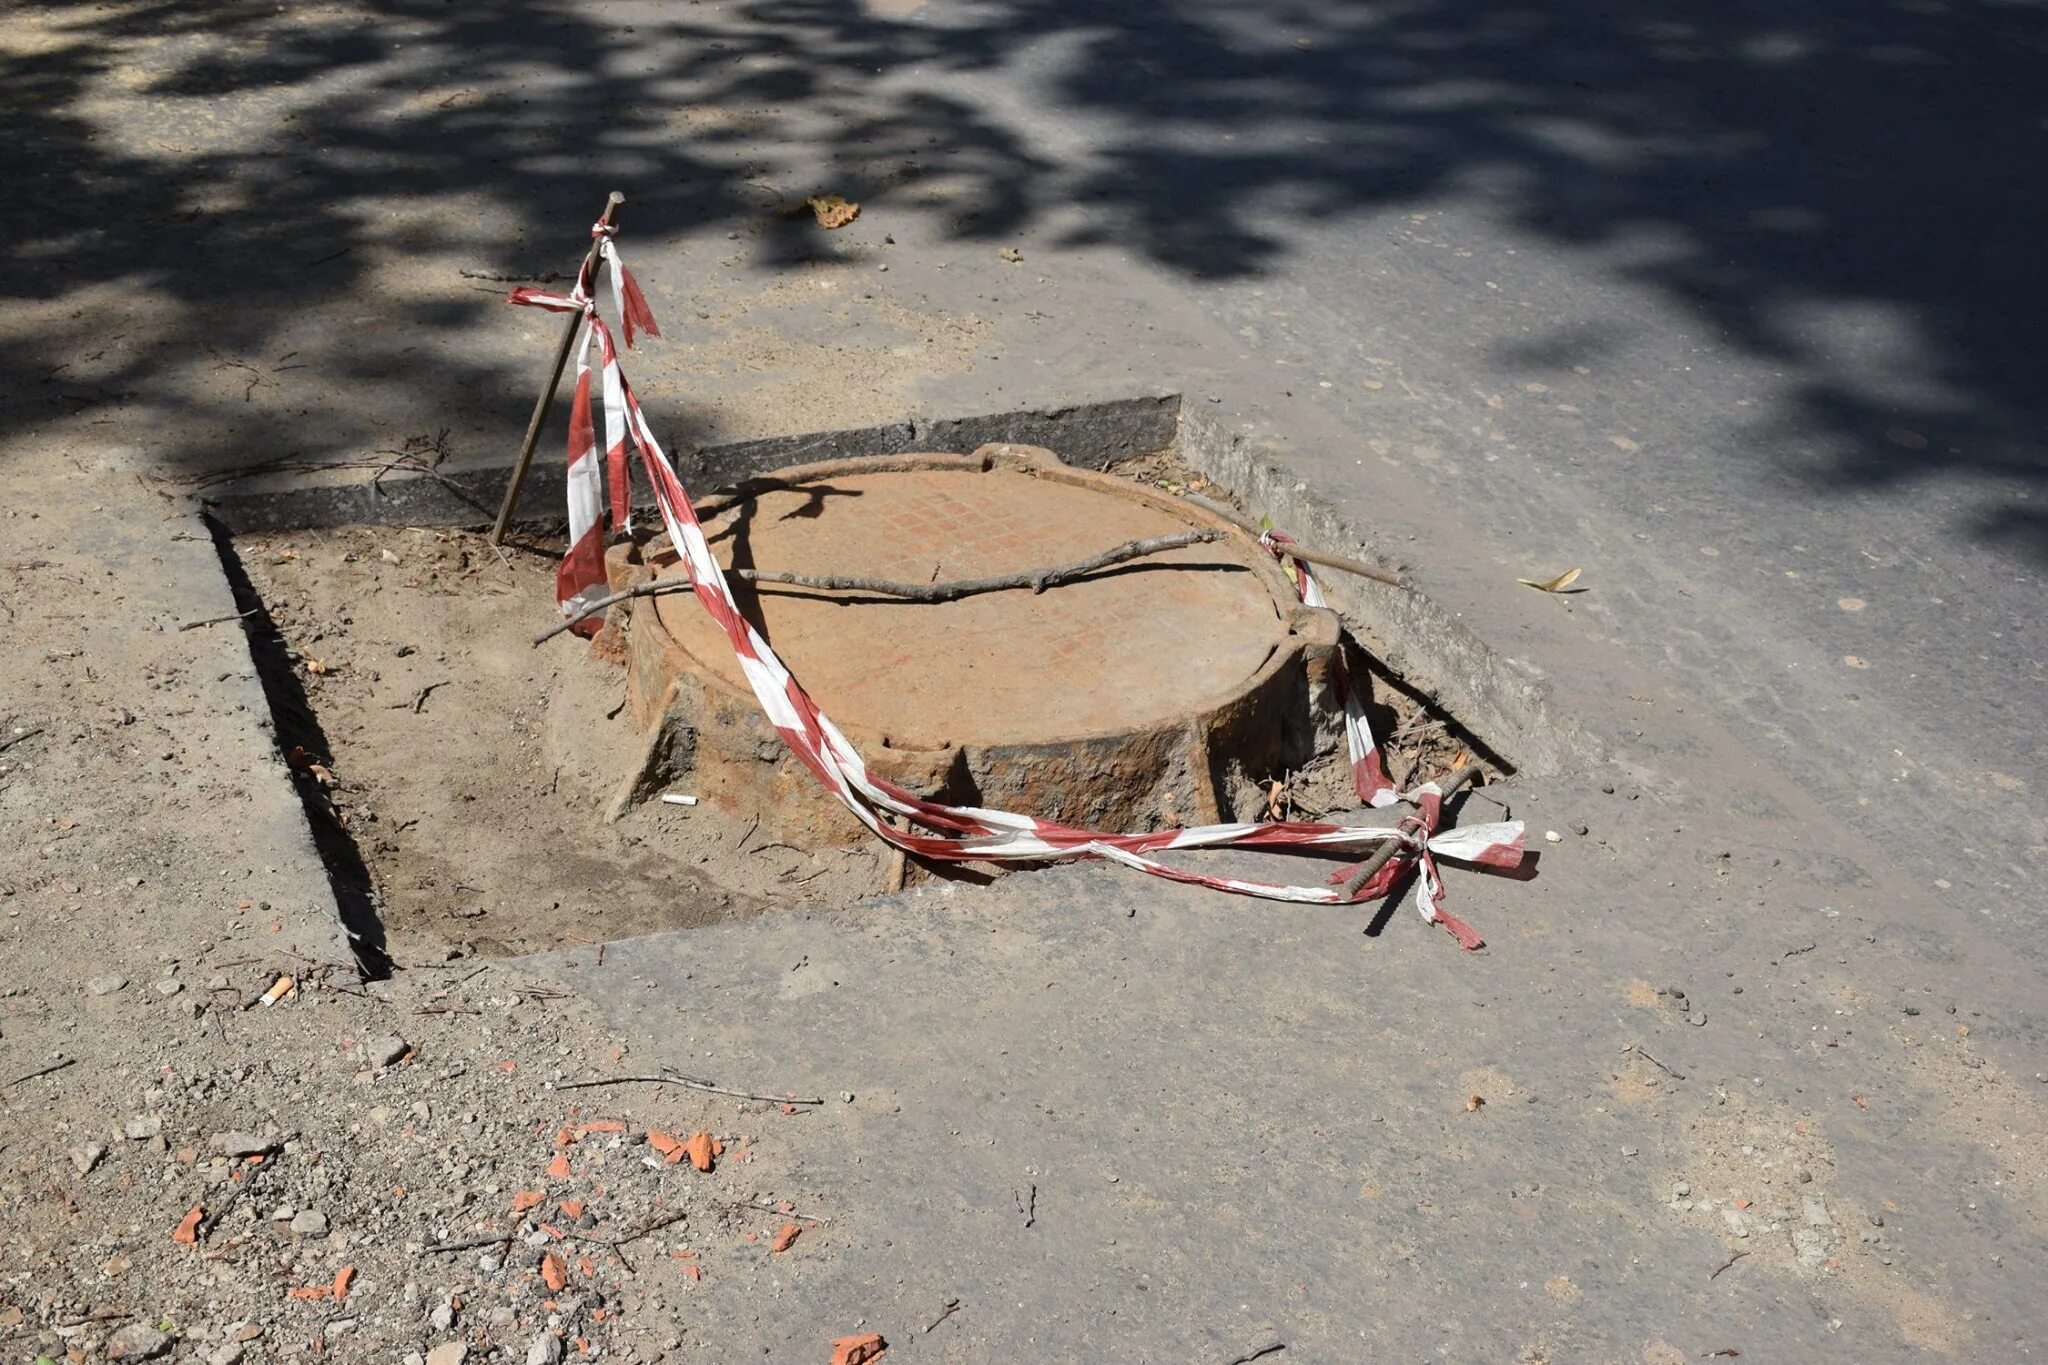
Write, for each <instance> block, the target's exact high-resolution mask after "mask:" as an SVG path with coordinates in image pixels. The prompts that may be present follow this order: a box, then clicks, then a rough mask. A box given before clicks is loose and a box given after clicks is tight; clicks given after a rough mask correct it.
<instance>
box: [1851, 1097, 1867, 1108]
mask: <svg viewBox="0 0 2048 1365" xmlns="http://www.w3.org/2000/svg"><path fill="white" fill-rule="evenodd" d="M1849 1103H1851V1104H1853V1105H1855V1106H1856V1107H1857V1108H1858V1109H1868V1108H1869V1107H1870V1101H1869V1100H1866V1099H1864V1098H1863V1097H1862V1096H1861V1095H1851V1096H1850V1097H1849Z"/></svg>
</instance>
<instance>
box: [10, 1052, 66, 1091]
mask: <svg viewBox="0 0 2048 1365" xmlns="http://www.w3.org/2000/svg"><path fill="white" fill-rule="evenodd" d="M76 1065H78V1058H76V1057H59V1058H58V1059H57V1060H56V1061H54V1062H51V1063H50V1064H49V1065H48V1066H46V1067H42V1068H39V1069H38V1070H35V1071H31V1072H29V1073H28V1074H27V1075H25V1076H16V1077H15V1078H14V1079H13V1080H11V1081H9V1082H8V1083H7V1088H8V1089H9V1090H12V1089H13V1088H14V1087H15V1086H17V1085H20V1084H21V1083H22V1082H23V1081H32V1080H34V1079H35V1078H36V1077H38V1076H47V1075H49V1074H50V1073H51V1072H52V1071H62V1070H63V1069H64V1068H65V1067H67V1066H76Z"/></svg>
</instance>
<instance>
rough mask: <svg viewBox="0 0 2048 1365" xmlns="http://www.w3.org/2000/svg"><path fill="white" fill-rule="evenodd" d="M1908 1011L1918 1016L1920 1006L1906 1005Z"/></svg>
mask: <svg viewBox="0 0 2048 1365" xmlns="http://www.w3.org/2000/svg"><path fill="white" fill-rule="evenodd" d="M1906 1013H1907V1014H1909V1015H1913V1016H1916V1017H1917V1016H1918V1015H1919V1013H1920V1007H1919V1006H1918V1005H1908V1006H1906Z"/></svg>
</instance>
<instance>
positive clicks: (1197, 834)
mask: <svg viewBox="0 0 2048 1365" xmlns="http://www.w3.org/2000/svg"><path fill="white" fill-rule="evenodd" d="M591 232H592V235H593V236H595V237H596V238H597V239H598V244H599V252H598V256H597V257H596V258H595V259H594V260H593V261H591V262H589V263H588V264H586V266H585V268H584V270H583V271H582V272H581V273H580V274H579V275H578V277H577V280H576V284H575V287H574V288H573V289H572V290H571V291H570V292H569V293H568V294H553V293H548V292H545V291H542V290H537V289H516V290H514V291H513V292H512V293H511V295H510V296H509V301H510V302H512V303H516V304H521V305H524V306H527V307H533V308H544V309H548V310H550V311H553V312H570V313H580V314H581V315H582V317H583V324H584V325H583V331H582V339H581V343H580V344H579V346H578V349H577V366H576V391H575V398H574V401H573V405H572V407H571V409H570V416H569V550H568V553H567V554H566V555H565V556H564V557H563V560H562V564H561V568H560V569H559V570H558V571H557V574H556V598H557V600H558V601H559V603H560V605H561V608H562V612H563V614H564V615H565V616H574V615H576V614H577V613H578V612H579V611H580V610H582V609H583V608H584V607H586V606H587V605H588V604H589V603H590V602H591V601H593V600H595V599H596V598H597V597H600V596H603V595H604V592H605V581H604V564H603V546H604V537H605V529H606V526H607V524H609V525H610V526H611V527H615V528H620V529H623V528H624V527H625V526H626V525H627V520H628V517H629V515H630V509H629V507H628V505H627V504H628V495H629V487H630V485H629V483H628V478H627V456H626V450H627V446H628V445H629V444H630V445H631V447H632V448H633V450H634V451H636V452H637V453H638V454H639V457H640V464H641V467H642V469H644V470H645V471H646V474H647V478H648V482H649V484H650V485H651V486H652V488H653V490H654V501H655V506H656V507H657V508H658V509H659V511H660V514H661V520H662V524H663V525H664V527H666V529H667V531H668V535H669V540H670V542H671V543H672V544H673V545H674V546H675V548H676V551H677V553H678V554H679V555H680V556H681V557H682V560H683V563H684V566H685V567H686V569H687V571H688V573H689V576H690V584H691V589H692V591H693V593H694V594H695V596H696V598H697V601H698V602H699V603H701V604H702V605H703V607H704V610H705V611H707V612H709V613H710V614H711V619H712V620H713V621H715V622H717V623H718V625H719V627H720V629H722V630H723V631H724V632H725V635H726V639H727V640H728V641H729V642H730V643H731V645H732V648H733V652H734V654H735V655H736V656H737V658H738V660H739V664H740V668H741V671H742V672H743V673H744V674H745V675H746V679H747V684H748V686H750V687H751V688H752V689H753V692H754V697H755V699H756V700H757V701H759V703H760V705H761V710H762V712H763V713H764V714H765V715H766V717H767V719H768V722H769V723H770V724H771V725H773V726H774V727H775V730H776V732H777V733H778V734H779V735H781V736H782V740H783V742H784V743H785V744H787V745H788V746H789V750H790V752H791V753H792V754H794V755H796V757H797V759H798V761H799V762H801V763H803V765H804V766H805V767H807V768H809V769H810V770H811V772H812V773H813V774H815V775H816V777H817V779H818V781H820V782H821V783H823V784H824V785H825V787H826V788H827V789H828V790H829V791H831V792H832V793H833V794H834V795H835V796H837V797H838V798H839V799H840V800H841V801H842V802H844V803H845V805H846V807H847V809H848V810H850V811H852V812H853V814H854V816H855V817H856V818H857V819H859V820H860V822H861V823H862V824H864V825H866V826H867V827H868V828H869V829H870V830H873V831H874V833H875V835H876V836H877V837H878V838H880V839H883V840H884V841H886V842H888V843H889V844H891V845H893V846H895V847H897V848H900V849H902V850H904V851H905V852H906V853H910V854H914V855H916V856H917V857H920V858H928V859H934V860H938V861H942V862H1021V861H1029V862H1044V861H1048V860H1054V859H1069V858H1100V859H1104V860H1107V861H1109V862H1115V863H1122V864H1124V865H1125V866H1127V867H1134V868H1137V869H1138V870H1139V871H1141V872H1146V873H1150V874H1151V875H1152V876H1155V877H1164V878H1167V879H1169V880H1172V881H1177V882H1190V883H1193V884H1195V885H1197V886H1207V887H1212V888H1214V889H1216V890H1218V891H1229V892H1233V893H1236V894H1239V895H1246V896H1257V897H1260V898H1263V899H1266V900H1279V901H1300V902H1308V903H1315V904H1340V903H1341V904H1353V903H1357V902H1360V901H1369V900H1377V899H1379V898H1380V897H1383V896H1386V895H1388V894H1390V893H1391V892H1392V891H1394V890H1395V888H1397V887H1398V886H1400V885H1401V884H1402V882H1403V880H1404V879H1405V878H1406V876H1407V875H1408V873H1409V872H1410V871H1411V870H1413V871H1415V872H1417V873H1418V874H1419V879H1420V882H1421V889H1420V892H1419V894H1418V895H1417V897H1416V908H1417V909H1418V910H1419V911H1420V912H1421V915H1422V918H1423V919H1424V920H1426V921H1428V922H1430V923H1432V924H1441V925H1442V926H1444V928H1446V929H1447V930H1449V931H1450V932H1451V934H1452V935H1453V936H1455V937H1456V938H1457V940H1458V942H1459V943H1461V944H1462V945H1464V946H1465V947H1466V948H1471V949H1476V948H1478V947H1480V946H1482V940H1481V939H1480V937H1479V935H1478V934H1477V933H1475V932H1474V931H1473V930H1472V928H1471V927H1470V926H1469V925H1467V924H1465V923H1464V922H1463V921H1462V920H1459V919H1457V918H1455V917H1454V916H1452V915H1451V914H1450V913H1449V912H1448V911H1446V910H1445V909H1444V906H1443V900H1444V892H1443V882H1442V880H1441V878H1440V877H1439V875H1438V869H1437V863H1438V860H1439V859H1445V860H1449V861H1452V862H1459V863H1466V864H1471V865H1475V866H1480V867H1492V868H1515V867H1519V866H1520V865H1521V863H1522V859H1523V856H1524V850H1523V830H1522V824H1521V822H1520V821H1519V820H1515V821H1501V822H1496V823H1491V824H1478V825H1466V826H1464V827H1462V828H1458V829H1450V830H1446V829H1444V828H1442V825H1443V818H1444V813H1443V803H1444V793H1443V791H1442V789H1441V788H1439V787H1438V786H1437V785H1436V784H1435V783H1433V782H1429V783H1424V784H1422V785H1421V786H1419V787H1416V788H1414V789H1412V790H1410V791H1407V792H1400V791H1396V790H1395V788H1394V786H1393V784H1392V783H1391V782H1389V781H1388V780H1387V778H1386V774H1385V770H1384V767H1383V766H1382V764H1381V762H1380V755H1379V748H1378V745H1377V743H1376V742H1375V741H1374V738H1373V734H1372V727H1371V725H1370V724H1369V723H1368V722H1367V720H1366V716H1365V711H1364V707H1363V706H1362V704H1361V699H1360V698H1359V697H1358V695H1357V691H1356V689H1355V688H1352V687H1350V686H1349V685H1345V686H1344V688H1343V691H1344V728H1345V734H1346V736H1347V739H1348V742H1349V747H1350V756H1351V773H1352V781H1353V785H1354V786H1355V787H1356V789H1357V791H1358V795H1359V798H1360V799H1361V800H1363V801H1365V802H1366V803H1367V804H1369V805H1372V806H1376V807H1377V806H1389V805H1393V804H1395V803H1397V802H1409V803H1412V804H1413V805H1414V807H1415V810H1414V813H1413V814H1411V815H1409V816H1407V817H1405V818H1403V819H1402V820H1401V821H1400V822H1399V824H1397V825H1395V826H1393V827H1391V828H1385V827H1374V828H1359V827H1354V826H1349V825H1332V824H1311V823H1301V822H1292V821H1285V822H1283V821H1271V822H1237V823H1231V824H1218V825H1202V826H1196V827H1193V828H1188V829H1170V830H1152V831H1148V832H1144V833H1135V834H1112V833H1105V832H1103V831H1099V830H1087V829H1078V828H1075V827H1073V826H1071V825H1063V824H1060V823H1058V822H1056V821H1051V820H1040V819H1036V818H1034V817H1032V816H1028V815H1019V814H1017V813H1015V812H1013V811H1005V810H990V809H985V808H981V807H974V806H947V805H942V804H940V803H938V802H934V801H928V800H926V799H924V798H923V797H920V796H918V795H917V794H916V793H914V792H911V791H909V790H907V789H905V788H903V787H901V786H899V785H897V784H896V783H894V782H890V781H888V780H887V779H886V778H882V777H880V776H877V775H876V774H874V773H871V772H870V771H868V768H867V765H866V764H865V763H863V762H862V761H861V757H860V754H859V753H858V752H856V751H855V749H854V747H853V745H852V744H851V743H849V742H848V741H847V738H846V736H845V735H843V734H842V733H840V731H839V728H838V727H837V726H835V725H833V723H832V722H831V720H830V719H829V718H828V717H827V716H825V714H824V713H823V712H821V711H820V710H819V709H818V707H817V704H816V703H815V702H813V701H812V700H811V697H810V695H809V694H808V693H807V692H805V691H804V689H803V687H802V686H801V685H800V684H799V683H798V682H797V680H796V679H795V678H794V677H792V676H791V675H790V672H789V670H788V669H787V668H785V667H784V666H783V664H782V661H781V660H780V659H779V658H777V657H776V655H775V651H774V650H772V649H770V648H769V647H768V642H767V641H766V640H763V639H762V638H761V636H760V635H759V634H758V633H757V632H756V631H755V630H754V627H753V626H752V625H751V624H750V623H749V622H748V621H747V619H746V618H745V617H744V616H742V615H741V614H740V611H739V607H738V605H737V604H736V603H735V602H734V600H733V596H732V590H731V588H730V587H729V586H728V585H727V583H726V580H725V573H724V571H723V570H722V569H720V567H719V565H718V561H717V560H716V559H715V558H714V557H713V555H712V553H711V546H710V544H709V543H708V542H707V541H706V540H705V537H704V532H703V529H702V527H700V526H699V525H698V522H697V512H696V509H695V507H693V506H692V505H691V502H690V496H689V494H688V493H687V492H685V491H684V489H683V484H682V480H681V479H679V478H677V477H676V472H675V467H674V466H673V465H672V464H670V462H669V459H668V456H667V455H666V454H664V453H663V451H662V449H661V445H660V443H659V442H658V441H656V440H655V438H654V433H653V431H652V430H651V429H650V428H649V427H648V425H647V416H646V414H645V413H644V412H643V411H642V410H641V408H640V402H639V400H638V399H637V398H636V397H635V396H634V394H633V386H632V385H631V384H630V383H628V382H627V380H626V376H625V372H624V370H623V369H622V368H621V366H620V364H619V349H618V347H617V346H616V345H615V344H614V341H613V336H612V330H611V327H610V326H609V325H608V324H607V323H606V322H605V320H604V318H603V316H602V315H601V314H600V313H599V311H598V307H597V289H596V278H595V277H596V275H597V273H598V272H599V271H600V270H603V271H606V272H608V273H609V276H610V279H611V284H612V292H613V295H614V299H615V304H616V308H617V311H618V314H619V318H620V325H621V328H622V330H623V331H624V333H625V340H626V344H627V346H629V347H630V346H631V345H632V344H633V340H634V335H635V332H636V330H639V331H645V332H646V333H647V334H648V335H650V336H658V335H660V333H659V332H658V330H657V329H656V327H655V323H654V316H653V314H652V312H651V311H650V310H649V309H648V307H647V300H646V298H645V297H644V296H643V295H642V294H641V293H640V289H639V286H638V285H637V284H635V283H634V281H633V276H632V274H631V272H630V271H628V270H627V269H626V266H625V263H624V261H622V260H621V259H620V257H619V252H618V248H617V246H616V245H615V244H614V243H613V240H612V238H613V235H614V232H615V229H613V228H612V227H610V226H609V225H607V224H604V223H599V224H597V225H596V226H595V227H593V228H592V229H591ZM593 348H594V349H595V350H596V352H597V364H598V376H597V380H598V382H597V388H598V391H599V392H600V394H601V395H602V397H603V413H604V431H605V437H606V444H605V445H604V446H603V447H602V449H601V450H600V447H599V445H598V438H597V429H596V425H595V423H594V422H593V420H592V415H593V410H592V405H591V388H592V384H591V372H590V353H591V351H592V349H593ZM607 487H609V490H610V494H611V497H610V506H609V507H607V506H606V499H605V492H606V489H607ZM1262 543H1263V544H1264V545H1265V546H1266V548H1267V550H1268V551H1269V552H1272V553H1274V554H1276V555H1281V556H1283V557H1284V556H1285V547H1286V545H1287V537H1285V536H1283V535H1281V534H1279V533H1277V532H1271V533H1268V534H1267V535H1266V536H1264V537H1263V538H1262ZM1283 562H1284V563H1285V564H1287V565H1288V566H1289V567H1290V569H1291V572H1292V573H1293V575H1294V581H1295V586H1296V588H1297V590H1298V591H1299V592H1300V594H1301V597H1302V600H1303V601H1304V602H1306V603H1308V604H1309V605H1311V606H1321V605H1323V595H1322V590H1321V589H1320V588H1319V587H1318V586H1317V585H1316V582H1315V580H1314V579H1313V578H1312V577H1311V576H1310V575H1309V573H1308V569H1307V567H1306V566H1305V565H1303V564H1302V563H1301V561H1299V560H1296V559H1292V558H1283ZM597 627H598V622H597V620H596V618H594V617H593V618H591V619H590V620H588V621H586V622H584V623H583V625H582V626H581V627H580V628H579V629H580V630H581V631H582V633H585V634H589V633H594V632H595V631H596V629H597ZM1340 681H1341V678H1340ZM1388 843H1392V844H1394V845H1395V848H1394V850H1393V854H1392V856H1391V857H1390V858H1388V859H1387V860H1386V862H1385V863H1384V865H1382V866H1381V867H1380V868H1379V869H1378V871H1376V872H1375V873H1373V874H1372V875H1371V876H1370V877H1368V878H1366V879H1365V880H1363V881H1362V882H1360V883H1359V884H1357V885H1355V886H1353V885H1351V884H1350V877H1351V874H1352V873H1353V872H1354V871H1355V870H1358V869H1361V868H1363V866H1364V865H1365V864H1364V863H1363V862H1361V863H1358V864H1353V865H1352V866H1349V867H1346V868H1343V869H1340V870H1339V871H1338V872H1337V873H1336V874H1335V875H1333V876H1332V877H1331V879H1330V881H1331V884H1330V885H1325V886H1296V885H1287V884H1284V883H1277V882H1262V881H1246V880H1242V879H1240V878H1236V877H1216V876H1208V875H1204V874H1201V873H1196V872H1189V871H1187V870H1185V869H1183V868H1179V867H1175V866H1173V865H1171V864H1169V863H1165V862H1161V861H1160V860H1159V859H1158V858H1157V857H1156V856H1155V855H1157V854H1161V853H1167V852H1170V851H1173V850H1177V849H1202V848H1242V849H1261V850H1267V851H1272V852H1300V851H1302V850H1306V849H1342V850H1347V851H1358V852H1361V853H1363V854H1365V855H1367V857H1368V858H1370V856H1371V855H1372V854H1373V853H1374V852H1375V850H1377V849H1379V848H1380V847H1381V846H1382V845H1385V844H1388Z"/></svg>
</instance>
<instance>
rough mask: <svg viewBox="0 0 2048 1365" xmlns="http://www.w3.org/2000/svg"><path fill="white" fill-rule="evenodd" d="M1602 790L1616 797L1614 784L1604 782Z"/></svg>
mask: <svg viewBox="0 0 2048 1365" xmlns="http://www.w3.org/2000/svg"><path fill="white" fill-rule="evenodd" d="M1600 790H1601V791H1603V792H1605V793H1607V794H1608V795H1609V796H1612V795H1614V784H1613V783H1612V782H1602V783H1601V784H1600Z"/></svg>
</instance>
